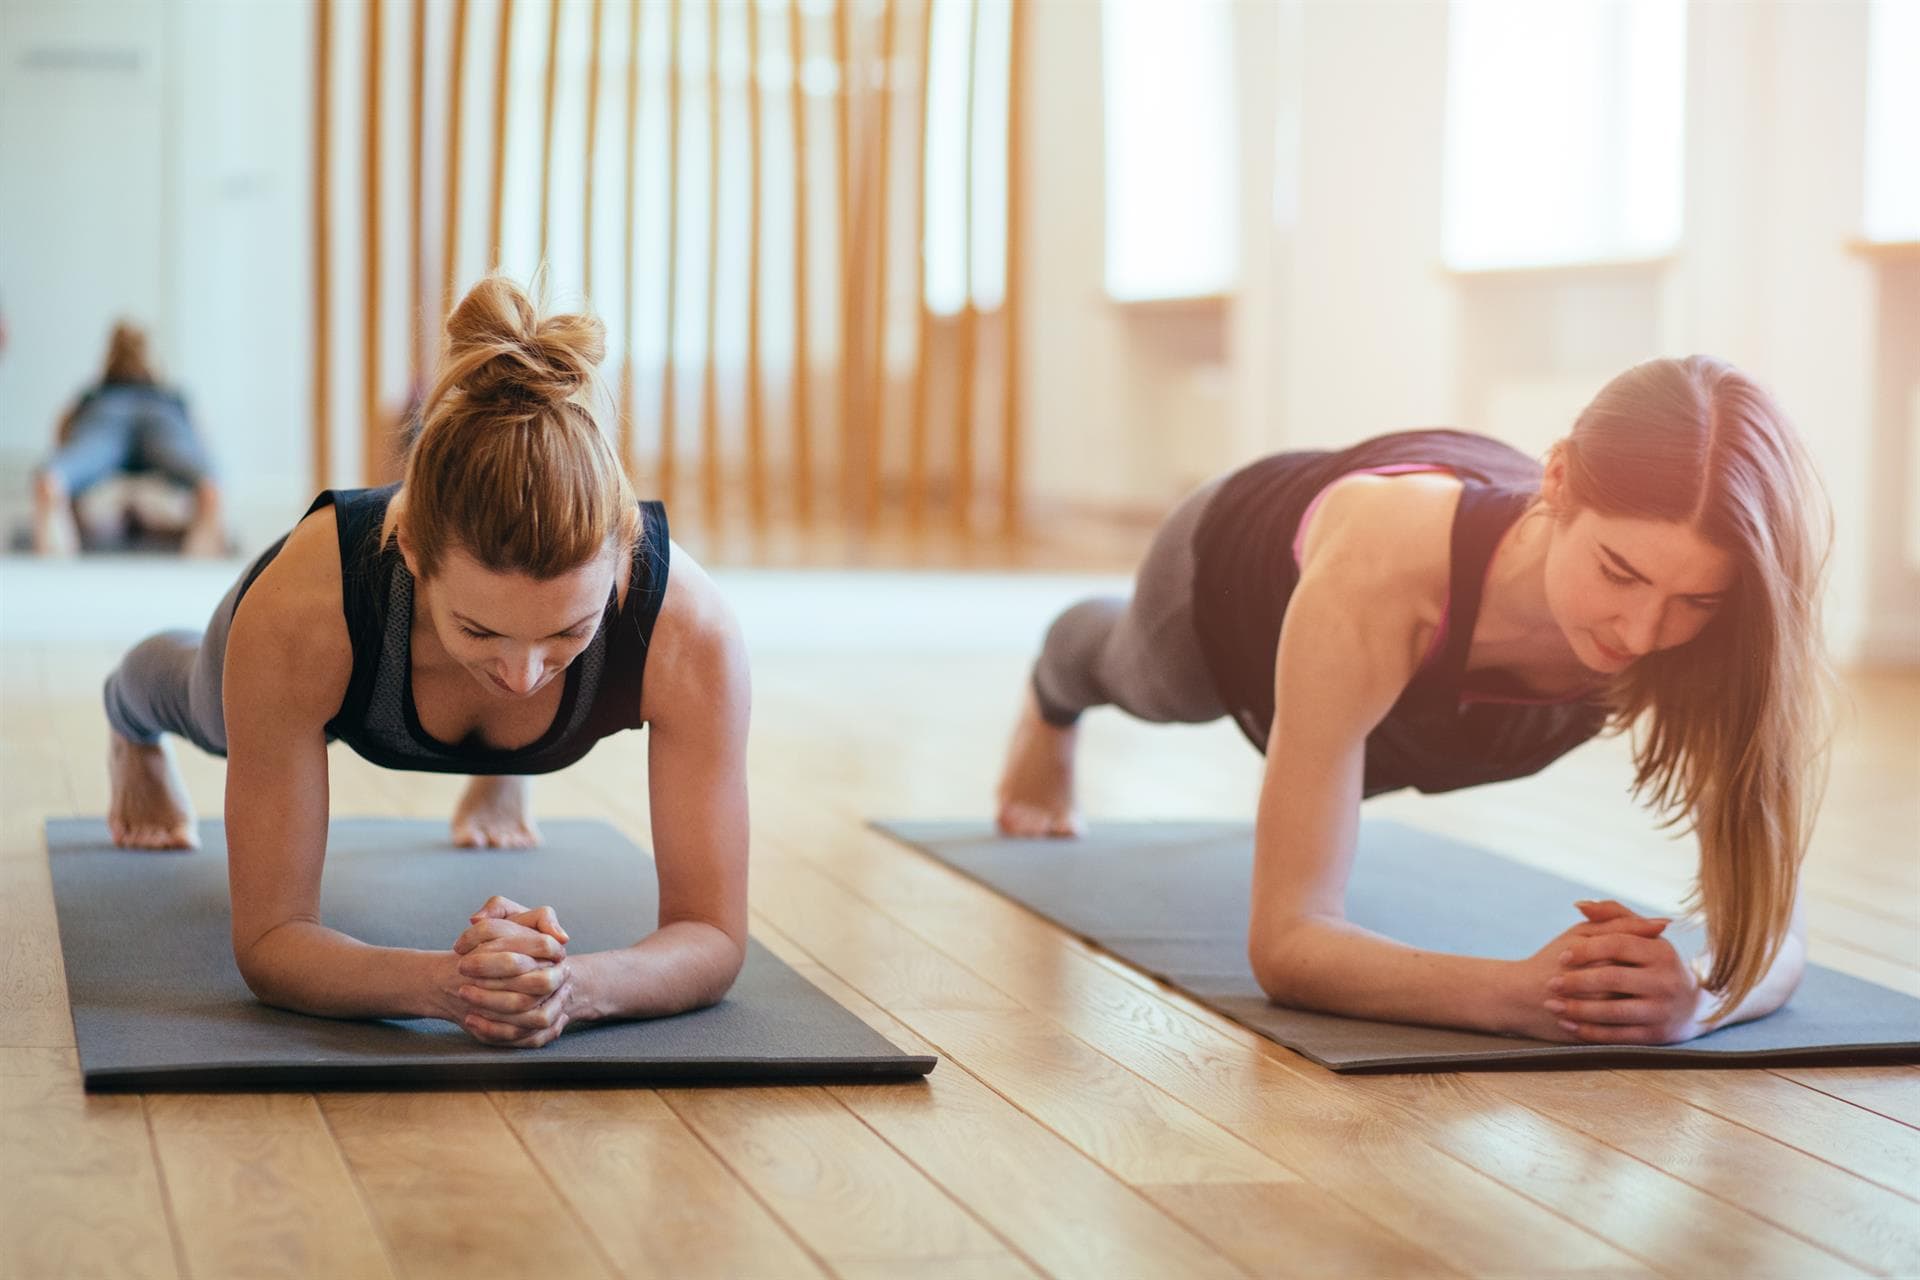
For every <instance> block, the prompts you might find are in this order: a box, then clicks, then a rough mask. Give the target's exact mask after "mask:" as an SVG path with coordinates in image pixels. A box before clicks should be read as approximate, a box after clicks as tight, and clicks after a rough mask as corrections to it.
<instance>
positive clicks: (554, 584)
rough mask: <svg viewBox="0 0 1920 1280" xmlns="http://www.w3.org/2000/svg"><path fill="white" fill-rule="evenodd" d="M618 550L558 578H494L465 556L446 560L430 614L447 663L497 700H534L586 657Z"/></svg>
mask: <svg viewBox="0 0 1920 1280" xmlns="http://www.w3.org/2000/svg"><path fill="white" fill-rule="evenodd" d="M613 564H614V556H613V553H612V551H607V552H605V553H603V554H602V555H601V556H600V557H599V558H598V559H596V560H592V561H589V562H588V563H587V564H584V565H582V566H581V567H580V568H578V569H574V570H572V571H570V572H567V573H563V574H561V575H560V576H559V577H557V578H548V579H544V580H543V579H538V578H530V577H528V576H526V575H525V574H520V573H496V572H494V571H493V570H491V569H487V568H484V567H483V566H482V565H481V564H480V563H479V562H478V561H477V560H475V559H474V558H473V557H472V556H469V555H468V554H467V553H466V552H464V551H461V550H458V549H455V550H452V551H451V552H450V553H449V554H447V555H446V556H445V557H443V558H442V561H441V565H440V571H439V572H438V573H437V574H435V575H434V577H433V579H432V581H431V582H430V583H429V584H428V587H429V589H428V590H427V591H426V592H425V593H424V594H425V596H426V606H427V614H428V618H429V620H430V622H431V623H432V626H433V632H434V635H435V637H436V638H437V639H438V640H439V642H440V645H441V647H442V648H443V649H445V650H446V651H447V653H448V655H449V656H451V657H452V658H453V659H454V660H455V661H456V662H458V663H459V664H460V665H461V666H463V667H465V668H466V669H467V672H468V674H470V675H472V676H473V678H474V680H475V681H477V682H478V683H479V684H480V686H481V687H482V688H484V689H486V690H487V691H488V692H489V693H491V694H493V695H494V696H495V697H499V698H526V697H531V696H532V695H533V694H535V693H537V692H538V691H539V690H540V689H542V688H544V687H545V686H546V684H547V682H548V681H550V680H552V679H553V678H554V677H555V676H557V675H559V674H560V673H561V672H562V671H565V670H566V669H567V664H568V663H570V662H572V661H573V660H574V659H575V658H577V657H579V656H580V653H581V651H582V650H584V649H585V648H586V647H587V645H588V644H590V643H592V641H593V635H594V632H595V631H596V630H598V629H599V626H600V620H601V615H602V614H603V613H604V612H605V610H606V607H607V597H608V596H609V595H610V594H611V593H612V591H613Z"/></svg>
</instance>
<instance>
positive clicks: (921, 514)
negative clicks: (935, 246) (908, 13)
mask: <svg viewBox="0 0 1920 1280" xmlns="http://www.w3.org/2000/svg"><path fill="white" fill-rule="evenodd" d="M934 3H935V0H926V2H925V3H924V4H922V5H921V6H920V17H921V23H920V123H919V135H920V145H919V146H917V147H915V148H914V154H915V171H914V182H913V200H914V206H915V208H916V209H917V210H918V216H919V222H920V230H919V234H918V235H916V236H914V238H913V243H914V263H915V269H914V285H913V304H914V310H915V312H916V313H917V315H918V320H917V321H916V323H915V325H914V330H915V337H914V348H913V414H912V417H911V418H910V419H909V421H908V423H907V428H908V434H907V528H908V530H909V531H910V532H912V533H914V534H918V533H919V532H920V531H921V530H922V529H923V528H924V527H925V521H926V511H927V437H928V434H929V433H928V423H927V360H928V350H927V349H928V347H929V346H930V345H931V344H932V342H933V313H932V311H931V310H929V309H928V307H927V126H928V122H929V120H930V119H931V114H930V103H931V97H930V95H931V94H932V92H933V6H934Z"/></svg>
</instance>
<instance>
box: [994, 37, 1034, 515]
mask: <svg viewBox="0 0 1920 1280" xmlns="http://www.w3.org/2000/svg"><path fill="white" fill-rule="evenodd" d="M1027 4H1028V0H1012V3H1011V9H1010V12H1009V13H1008V16H1007V21H1008V24H1009V26H1008V29H1007V240H1006V245H1007V248H1006V264H1007V267H1006V270H1007V278H1006V282H1005V284H1004V285H1003V286H1002V291H1001V303H1000V339H1001V342H1002V343H1003V344H1004V345H1003V353H1004V354H1003V355H1002V357H1001V375H1000V376H1001V386H1000V394H1001V403H1000V440H1001V443H1000V531H1001V533H1003V534H1005V535H1007V536H1009V537H1011V536H1013V535H1014V534H1016V533H1018V532H1019V530H1020V517H1021V510H1020V493H1021V464H1022V461H1023V454H1022V445H1023V443H1024V442H1023V441H1022V439H1021V421H1020V294H1021V280H1020V271H1021V264H1022V263H1023V262H1024V260H1025V255H1024V254H1023V253H1022V252H1021V248H1022V244H1023V240H1024V235H1025V226H1026V207H1027V205H1026V190H1025V187H1024V185H1023V180H1024V177H1025V167H1024V166H1025V156H1026V145H1025V144H1026V118H1025V113H1026V93H1025V90H1024V88H1023V86H1022V85H1021V80H1020V78H1021V76H1023V75H1024V74H1026V72H1025V67H1026V48H1027V40H1026V23H1027Z"/></svg>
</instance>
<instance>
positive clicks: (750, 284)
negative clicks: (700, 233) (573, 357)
mask: <svg viewBox="0 0 1920 1280" xmlns="http://www.w3.org/2000/svg"><path fill="white" fill-rule="evenodd" d="M765 110H766V104H765V101H764V99H763V96H762V94H761V85H760V3H759V0H747V152H748V159H747V167H748V179H747V237H748V244H747V510H748V512H749V514H750V516H751V518H752V521H753V527H754V528H755V529H763V528H765V527H766V523H767V426H766V387H765V385H764V382H765V373H764V371H763V370H762V369H761V367H760V365H761V355H760V271H761V264H760V236H761V216H762V210H761V205H762V203H763V201H762V192H761V189H760V188H761V167H762V161H761V147H762V143H761V136H760V135H761V130H762V126H763V116H764V114H765Z"/></svg>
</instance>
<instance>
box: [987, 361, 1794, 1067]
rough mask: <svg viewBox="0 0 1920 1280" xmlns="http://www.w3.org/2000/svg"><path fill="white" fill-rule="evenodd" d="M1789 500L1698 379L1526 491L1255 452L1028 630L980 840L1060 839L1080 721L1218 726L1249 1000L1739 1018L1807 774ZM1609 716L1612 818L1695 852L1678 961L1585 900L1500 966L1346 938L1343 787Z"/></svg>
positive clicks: (1768, 442)
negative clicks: (1125, 718)
mask: <svg viewBox="0 0 1920 1280" xmlns="http://www.w3.org/2000/svg"><path fill="white" fill-rule="evenodd" d="M1816 493H1817V484H1816V481H1815V480H1814V477H1813V474H1812V470H1811V468H1810V466H1809V465H1808V463H1807V460H1806V457H1805V454H1804V452H1803V450H1802V448H1801V446H1800V444H1799V442H1798V440H1797V439H1796V437H1795V434H1794V431H1793V429H1792V427H1791V426H1790V425H1789V423H1788V421H1787V419H1786V417H1785V416H1784V415H1783V414H1782V413H1781V411H1780V409H1779V408H1778V406H1777V405H1776V404H1775V403H1774V401H1773V400H1772V399H1771V398H1770V397H1769V396H1768V395H1767V393H1766V392H1764V391H1763V390H1761V389H1760V388H1759V387H1758V386H1757V385H1756V384H1755V383H1754V382H1753V381H1752V380H1750V379H1749V378H1748V377H1746V376H1745V375H1744V374H1742V373H1741V372H1739V371H1738V370H1736V369H1734V368H1732V367H1730V366H1728V365H1726V364H1725V363H1722V362H1721V361H1718V360H1714V359H1711V358H1708V357H1705V356H1695V357H1692V358H1690V359H1687V360H1654V361H1649V362H1647V363H1645V364H1641V365H1638V366H1635V367H1634V368H1632V369H1629V370H1628V371H1626V372H1625V373H1623V374H1621V375H1620V376H1618V377H1617V378H1615V379H1613V381H1611V382H1609V383H1608V384H1607V385H1606V386H1605V387H1604V388H1603V389H1602V390H1601V391H1600V393H1599V395H1598V396H1596V397H1595V398H1594V400H1593V402H1592V403H1591V404H1590V405H1588V406H1587V408H1586V409H1585V410H1584V411H1583V412H1582V413H1581V415H1580V417H1579V419H1578V420H1577V421H1576V422H1575V424H1574V427H1573V430H1572V433H1571V434H1570V435H1569V436H1568V437H1567V438H1566V439H1564V440H1561V441H1560V442H1559V443H1557V444H1556V445H1554V446H1553V448H1552V450H1551V451H1550V452H1549V454H1548V455H1547V460H1546V464H1545V467H1544V468H1542V467H1541V466H1540V465H1539V464H1537V463H1536V462H1534V461H1533V460H1531V459H1529V458H1527V457H1526V456H1524V455H1522V454H1520V453H1518V452H1516V451H1515V450H1513V449H1511V448H1509V447H1507V446H1505V445H1503V444H1500V443H1497V442H1495V441H1493V440H1490V439H1487V438H1485V437H1482V436H1476V435H1470V434H1467V433H1464V432H1456V431H1410V432H1403V433H1399V434H1395V435H1387V436H1381V437H1378V438H1375V439H1372V440H1367V441H1364V442H1362V443H1360V444H1357V445H1354V446H1353V447H1351V448H1348V449H1343V450H1340V451H1337V452H1313V453H1285V454H1278V455H1274V456H1272V457H1268V458H1265V459H1263V460H1261V461H1258V462H1255V463H1253V464H1252V465H1250V466H1248V467H1245V468H1244V469H1242V470H1239V471H1237V472H1234V473H1232V474H1231V475H1228V476H1226V477H1224V478H1222V479H1219V480H1216V481H1214V482H1212V483H1211V484H1209V485H1207V486H1205V487H1204V488H1202V489H1201V490H1200V491H1199V492H1198V493H1196V494H1194V495H1193V496H1192V497H1190V498H1188V499H1187V500H1186V501H1185V502H1184V503H1183V504H1182V505H1181V506H1180V507H1179V508H1177V509H1176V510H1175V511H1174V513H1173V514H1172V516H1171V517H1169V519H1168V520H1167V522H1166V523H1165V524H1164V525H1163V526H1162V527H1161V529H1160V530H1159V532H1158V533H1157V534H1156V536H1155V538H1154V541H1153V544H1152V547H1151V548H1150V549H1149V551H1148V552H1147V555H1146V558H1145V561H1144V562H1143V563H1142V565H1141V566H1140V569H1139V573H1138V577H1137V580H1136V583H1135V589H1134V594H1133V596H1132V598H1131V599H1130V600H1119V599H1099V600H1088V601H1084V602H1082V603H1080V604H1078V605H1075V606H1074V607H1073V608H1071V609H1069V610H1068V611H1067V612H1066V613H1064V614H1063V615H1061V617H1060V618H1059V619H1058V620H1057V621H1056V622H1055V623H1054V624H1053V626H1052V628H1051V629H1050V630H1049V632H1048V634H1047V638H1046V643H1045V646H1044V648H1043V650H1042V652H1041V654H1040V657H1039V660H1038V661H1037V663H1036V664H1035V667H1034V671H1033V677H1032V681H1031V684H1030V688H1029V691H1028V697H1027V704H1026V707H1025V710H1024V712H1023V715H1022V718H1021V721H1020V724H1019V726H1018V728H1017V730H1016V732H1015V735H1014V740H1013V745H1012V748H1011V752H1010V755H1009V759H1008V761H1007V765H1006V771H1005V774H1004V777H1003V779H1002V782H1001V785H1000V793H999V825H1000V828H1001V829H1002V830H1003V831H1004V832H1006V833H1008V834H1011V835H1024V836H1039V835H1049V836H1070V835H1074V834H1077V833H1078V832H1079V830H1080V818H1079V815H1078V813H1077V812H1076V810H1075V805H1074V793H1073V757H1074V744H1075V722H1076V720H1077V718H1078V716H1079V715H1080V713H1081V712H1082V711H1084V710H1086V709H1087V708H1089V707H1095V706H1103V705H1114V706H1118V707H1120V708H1121V709H1122V710H1125V711H1127V712H1128V713H1130V714H1132V715H1134V716H1137V717H1139V718H1141V719H1143V720H1150V721H1158V722H1183V723H1197V722H1203V721H1208V720H1212V719H1215V718H1217V717H1219V716H1222V715H1228V716H1232V717H1233V718H1234V719H1235V721H1237V722H1238V723H1239V725H1240V727H1241V728H1242V730H1243V731H1244V732H1245V733H1246V734H1247V736H1248V738H1249V739H1250V740H1251V741H1252V742H1253V744H1254V745H1255V746H1256V747H1257V748H1260V749H1262V750H1264V752H1265V753H1266V772H1265V781H1264V783H1263V785H1262V787H1261V793H1260V801H1259V810H1258V818H1257V823H1256V836H1255V848H1256V852H1255V864H1254V876H1253V913H1252V920H1251V927H1250V932H1249V938H1248V956H1249V959H1250V961H1251V963H1252V966H1253V971H1254V974H1255V975H1256V977H1257V978H1258V979H1259V982H1260V985H1261V987H1262V988H1263V989H1264V990H1265V991H1266V992H1267V994H1268V996H1269V997H1270V998H1272V999H1273V1000H1275V1001H1278V1002H1280V1003H1283V1004H1288V1005H1295V1006H1300V1007H1305V1008H1312V1009H1320V1010H1325V1011H1329V1012H1334V1013H1340V1014H1347V1015H1351V1016H1354V1017H1362V1018H1374V1019H1383V1020H1389V1021H1401V1022H1420V1023H1430V1024H1436V1025H1443V1026H1455V1027H1464V1028H1472V1029H1478V1030H1485V1031H1493V1032H1500V1033H1505V1034H1510V1035H1518V1036H1532V1037H1537V1038H1540V1039H1548V1040H1562V1041H1575V1042H1583V1043H1604V1044H1647V1043H1673V1042H1677V1041H1683V1040H1687V1039H1690V1038H1692V1037H1694V1036H1697V1035H1699V1034H1701V1033H1702V1032H1703V1031H1706V1030H1709V1029H1711V1028H1712V1027H1714V1026H1716V1025H1722V1024H1724V1023H1727V1022H1734V1021H1741V1020H1745V1019H1749V1018H1755V1017H1759V1016H1761V1015H1763V1014H1766V1013H1770V1012H1772V1011H1773V1010H1774V1009H1776V1008H1778V1007H1779V1006H1780V1005H1781V1004H1782V1003H1784V1002H1785V1001H1786V999H1787V998H1788V996H1789V995H1790V994H1791V993H1792V992H1793V990H1794V988H1795V987H1796V986H1797V985H1798V983H1799V980H1800V975H1801V973H1802V970H1803V968H1804V964H1805V932H1804V925H1803V922H1802V918H1801V914H1800V911H1799V907H1798V892H1797V890H1798V883H1799V868H1800V861H1801V858H1802V856H1803V854H1804V852H1805V850H1806V845H1807V838H1808V832H1809V829H1810V827H1811V824H1812V818H1813V814H1814V810H1815V808H1816V807H1817V795H1818V791H1819V783H1820V770H1821V766H1822V764H1823V760H1824V741H1823V728H1822V726H1823V722H1824V713H1825V700H1824V692H1825V679H1826V665H1825V659H1824V655H1823V652H1822V648H1821V640H1820V624H1819V614H1818V607H1817V597H1818V588H1819V583H1820V578H1821V575H1822V570H1823V564H1824V538H1823V537H1822V536H1817V534H1816V526H1817V524H1818V523H1819V518H1818V517H1817V515H1816V512H1817V510H1818V508H1817V507H1816V502H1817V498H1816ZM1630 726H1638V727H1639V730H1640V734H1639V737H1638V738H1637V741H1636V767H1637V779H1636V781H1637V792H1638V794H1640V795H1642V796H1643V797H1644V798H1645V799H1646V800H1647V801H1649V802H1650V803H1651V804H1652V805H1653V806H1655V807H1656V808H1658V809H1659V810H1660V811H1662V812H1663V813H1664V814H1665V815H1666V816H1667V817H1668V818H1669V819H1670V820H1672V821H1675V822H1683V823H1685V824H1687V825H1689V826H1690V827H1691V828H1692V830H1693V831H1694V832H1695V834H1696V835H1697V837H1698V840H1699V847H1700V866H1699V874H1698V878H1697V881H1696V884H1695V892H1694V895H1693V899H1692V902H1691V903H1690V905H1691V906H1693V907H1695V908H1697V909H1698V910H1700V911H1701V912H1702V913H1703V914H1704V916H1705V922H1706V929H1707V939H1708V952H1707V954H1706V955H1705V956H1704V957H1703V958H1702V960H1701V961H1699V962H1698V963H1697V966H1690V965H1688V964H1687V963H1686V962H1685V961H1683V959H1682V958H1681V957H1680V955H1679V954H1678V952H1676V951H1675V949H1674V948H1673V946H1672V945H1671V944H1669V943H1668V942H1667V941H1666V940H1665V939H1664V938H1663V937H1661V933H1662V931H1663V930H1664V929H1665V927H1666V925H1667V923H1668V922H1667V921H1665V920H1660V919H1647V918H1642V917H1640V916H1637V915H1634V914H1633V913H1631V912H1629V911H1627V910H1626V909H1625V908H1624V907H1622V906H1620V905H1619V904H1618V903H1612V902H1605V903H1591V902H1590V903H1579V904H1576V905H1577V906H1578V907H1579V908H1580V910H1581V912H1582V913H1583V914H1584V915H1585V916H1586V917H1587V918H1586V920H1585V921H1583V922H1581V923H1579V924H1576V925H1575V926H1574V927H1572V928H1570V929H1568V930H1566V931H1565V932H1564V933H1561V934H1560V935H1559V936H1557V937H1555V938H1553V939H1552V940H1551V941H1549V942H1548V943H1547V944H1546V945H1545V946H1544V947H1543V948H1541V950H1540V951H1539V953H1538V954H1536V955H1534V956H1533V957H1532V958H1530V959H1528V960H1524V961H1517V962H1510V961H1495V960H1488V959H1479V958H1473V957H1467V956H1455V955H1446V954H1440V953H1436V952H1429V951H1422V950H1418V949H1415V948H1412V947H1408V946H1404V945H1402V944H1400V943H1397V942H1395V941H1393V940H1392V939H1389V938H1385V937H1382V936H1380V935H1378V934H1374V933H1371V932H1369V931H1367V930H1365V929H1361V928H1359V927H1357V926H1355V925H1353V924H1352V923H1350V922H1349V921H1347V920H1346V919H1345V917H1344V901H1345V896H1346V885H1347V879H1348V875H1349V872H1350V870H1351V867H1352V862H1353V857H1354V847H1355V839H1356V834H1357V829H1358V811H1359V806H1360V801H1361V800H1362V799H1363V798H1364V797H1367V796H1371V795H1376V794H1378V793H1380V792H1383V791H1391V790H1394V789H1396V788H1399V787H1407V786H1411V787H1415V788H1418V789H1419V790H1422V791H1429V792H1433V791H1446V790H1451V789H1453V788H1457V787H1466V786H1473V785H1475V784H1479V783H1485V782H1495V781H1499V780H1502V779H1507V778H1518V777H1522V776H1525V775H1527V774H1531V773H1534V772H1536V771H1538V770H1539V769H1542V768H1544V767H1545V766H1546V765H1547V764H1548V763H1550V762H1551V761H1553V760H1555V759H1557V758H1558V757H1559V756H1561V755H1563V754H1565V753H1566V752H1567V751H1570V750H1571V749H1573V748H1574V747H1575V746H1578V745H1579V744H1580V743H1582V742H1585V741H1586V740H1587V739H1588V738H1590V737H1592V736H1593V735H1594V734H1595V733H1597V732H1599V731H1600V730H1602V729H1603V728H1612V729H1615V730H1623V729H1626V728H1628V727H1630Z"/></svg>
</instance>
